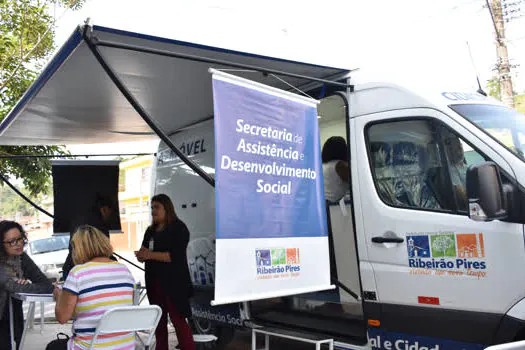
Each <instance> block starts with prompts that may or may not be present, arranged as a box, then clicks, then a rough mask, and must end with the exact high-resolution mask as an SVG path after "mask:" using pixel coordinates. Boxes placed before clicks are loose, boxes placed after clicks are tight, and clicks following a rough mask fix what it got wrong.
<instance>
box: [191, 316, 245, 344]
mask: <svg viewBox="0 0 525 350" xmlns="http://www.w3.org/2000/svg"><path fill="white" fill-rule="evenodd" d="M190 326H191V328H192V331H193V332H194V333H195V334H213V335H214V336H216V337H217V341H215V342H211V343H202V344H201V345H200V347H198V348H199V349H214V350H220V349H224V348H225V347H226V345H228V344H229V343H230V342H231V341H232V340H233V336H234V335H235V330H234V329H233V328H232V327H225V326H219V325H216V324H214V323H212V322H210V321H209V320H206V319H202V318H200V319H199V318H194V319H192V320H191V322H190Z"/></svg>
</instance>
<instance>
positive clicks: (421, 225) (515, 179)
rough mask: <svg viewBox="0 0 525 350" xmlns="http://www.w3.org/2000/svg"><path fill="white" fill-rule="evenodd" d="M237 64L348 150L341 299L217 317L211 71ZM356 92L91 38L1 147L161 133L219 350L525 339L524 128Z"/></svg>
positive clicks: (249, 308)
mask: <svg viewBox="0 0 525 350" xmlns="http://www.w3.org/2000/svg"><path fill="white" fill-rule="evenodd" d="M232 67H233V68H235V69H237V71H235V72H234V74H235V75H240V76H243V77H245V78H248V79H251V80H254V81H257V82H260V83H263V84H267V85H271V86H273V87H276V88H280V89H286V90H290V91H294V89H295V88H297V89H300V90H302V91H305V92H306V93H308V94H309V95H310V96H312V97H313V98H316V99H319V100H321V104H320V105H319V119H318V120H319V125H320V137H321V143H322V144H323V143H324V142H325V141H326V140H327V139H328V138H329V137H331V136H333V135H338V136H342V137H344V138H345V139H346V141H347V144H348V155H349V159H350V183H349V186H348V193H347V195H346V196H345V197H344V199H343V201H341V202H339V203H331V204H328V205H327V210H329V215H328V219H329V224H330V235H329V238H330V239H329V240H330V248H331V277H332V280H333V282H334V283H335V284H337V285H338V288H337V289H336V290H334V291H325V292H318V293H309V294H307V295H296V296H291V297H282V298H275V299H267V300H260V301H254V302H247V303H243V304H239V305H226V306H216V307H211V306H210V300H211V299H212V297H213V285H214V281H215V275H214V271H215V269H214V268H215V255H214V254H215V244H214V238H215V227H214V226H215V207H214V206H215V200H214V189H213V187H212V186H210V185H209V184H210V183H213V179H212V177H213V174H214V131H213V96H212V89H211V75H210V74H209V69H210V68H215V69H224V68H226V69H228V68H232ZM279 76H280V77H284V78H286V81H283V79H276V77H279ZM359 79H360V78H359V77H357V75H356V73H355V72H352V71H350V70H348V69H341V68H334V67H325V66H319V65H313V64H308V63H302V62H293V61H289V60H284V59H278V58H273V57H265V56H260V55H254V54H249V53H242V52H236V51H231V50H227V49H222V48H216V47H209V46H203V45H199V44H195V43H186V42H180V41H176V40H172V39H166V38H159V37H153V36H149V35H144V34H139V33H131V32H125V31H121V30H117V29H112V28H106V27H97V26H93V27H91V26H89V25H85V26H81V27H79V28H77V29H76V30H75V31H74V32H73V34H72V35H71V37H70V39H69V40H68V41H67V42H66V43H65V44H64V46H63V47H62V48H61V49H60V50H59V51H58V52H57V54H56V55H55V57H54V58H53V59H52V60H51V62H50V63H49V64H48V66H47V67H46V68H45V70H44V71H43V73H42V74H41V75H40V76H39V77H38V79H37V80H36V81H35V83H34V84H33V85H32V86H31V88H30V89H29V90H28V91H27V92H26V94H25V95H24V97H23V98H22V99H21V101H20V102H19V103H18V104H17V105H16V107H15V108H14V109H13V110H12V111H11V112H10V114H9V115H8V116H7V117H6V118H5V119H4V120H3V121H2V122H1V123H0V144H5V145H13V144H15V145H16V144H18V145H19V144H24V145H27V144H71V143H86V142H92V143H103V142H123V141H128V142H129V141H138V140H148V139H149V140H151V139H155V138H158V137H160V138H161V140H162V141H163V143H161V144H160V146H159V150H158V153H157V159H156V164H155V171H154V174H153V177H152V178H153V179H154V181H153V192H154V193H166V194H168V195H169V196H170V197H171V198H172V199H173V201H174V204H175V206H176V208H175V209H176V211H177V213H178V215H179V216H180V217H181V219H182V220H183V221H184V222H185V223H186V224H187V225H188V227H189V230H190V232H191V242H190V245H189V248H188V258H189V259H188V260H189V261H188V263H189V266H190V269H191V273H192V276H193V281H194V284H195V285H196V287H197V288H196V289H197V293H196V296H195V298H194V299H193V319H194V321H195V326H196V328H197V330H198V331H200V332H203V333H206V332H213V333H215V334H217V335H218V336H219V338H220V339H221V342H222V343H225V342H227V340H228V339H229V338H231V335H232V332H233V330H234V329H235V328H236V327H243V326H264V327H271V328H273V329H276V330H277V331H284V330H291V331H294V332H295V334H308V335H309V336H310V337H312V336H313V337H316V336H318V337H322V338H329V339H332V338H333V339H335V340H336V345H337V347H339V348H341V349H369V348H373V349H385V350H391V349H395V350H443V349H447V350H448V349H452V350H453V349H483V348H485V347H486V346H487V345H489V344H498V343H503V342H507V341H511V340H520V339H525V273H524V272H520V271H524V269H522V266H525V238H524V224H525V215H524V214H525V202H524V201H525V163H524V162H525V157H524V151H525V123H524V121H525V116H523V115H522V114H519V113H518V112H516V111H515V110H512V109H509V108H507V107H505V106H503V105H501V104H500V103H498V102H497V101H495V100H493V99H490V98H486V97H484V96H483V95H481V94H478V93H475V92H473V93H469V92H467V93H465V92H457V91H454V90H451V91H439V92H424V91H422V90H410V89H406V88H403V87H400V86H398V85H393V84H386V83H374V82H366V81H360V80H359ZM290 86H292V87H293V88H292V87H290ZM152 130H153V131H154V132H152ZM166 145H168V146H169V148H168V147H167V146H166ZM174 150H177V152H180V153H179V154H178V156H176V155H175V154H174V153H172V152H175V151H174ZM199 167H200V168H199ZM197 173H200V176H201V177H202V178H201V177H199V176H198V175H197ZM246 321H249V322H246Z"/></svg>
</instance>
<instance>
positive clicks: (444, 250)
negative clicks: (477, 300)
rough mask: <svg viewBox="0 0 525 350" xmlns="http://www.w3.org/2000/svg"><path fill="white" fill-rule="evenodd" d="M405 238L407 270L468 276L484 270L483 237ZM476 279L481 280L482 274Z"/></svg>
mask: <svg viewBox="0 0 525 350" xmlns="http://www.w3.org/2000/svg"><path fill="white" fill-rule="evenodd" d="M406 238H407V252H408V265H409V266H410V267H413V268H422V269H443V270H456V271H464V270H467V272H468V271H472V270H478V271H483V270H486V268H487V263H486V262H485V244H484V241H483V234H482V233H457V234H456V233H436V234H425V235H408V236H407V237H406ZM467 274H469V273H467ZM479 276H482V277H484V276H485V273H483V274H482V275H479Z"/></svg>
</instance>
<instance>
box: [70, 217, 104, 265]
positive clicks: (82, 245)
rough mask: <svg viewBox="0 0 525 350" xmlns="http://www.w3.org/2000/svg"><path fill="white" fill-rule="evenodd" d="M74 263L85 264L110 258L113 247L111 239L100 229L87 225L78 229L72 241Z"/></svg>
mask: <svg viewBox="0 0 525 350" xmlns="http://www.w3.org/2000/svg"><path fill="white" fill-rule="evenodd" d="M71 245H72V251H73V252H72V255H73V263H74V264H75V265H79V264H85V263H87V262H88V261H90V260H92V259H94V258H102V257H104V258H109V257H110V256H111V254H113V247H111V243H110V241H109V238H108V237H107V236H106V235H105V234H103V233H102V232H101V231H100V230H99V229H97V228H95V227H93V226H89V225H85V226H81V227H79V228H78V229H77V231H76V232H75V234H74V235H73V238H72V239H71Z"/></svg>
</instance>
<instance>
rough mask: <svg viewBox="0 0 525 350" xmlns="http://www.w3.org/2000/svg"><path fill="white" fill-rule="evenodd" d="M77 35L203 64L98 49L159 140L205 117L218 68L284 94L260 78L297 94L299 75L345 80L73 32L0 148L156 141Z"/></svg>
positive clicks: (296, 67)
mask: <svg viewBox="0 0 525 350" xmlns="http://www.w3.org/2000/svg"><path fill="white" fill-rule="evenodd" d="M84 30H86V31H85V32H84ZM85 33H87V34H85ZM85 35H89V38H93V40H98V41H99V42H100V41H102V42H106V43H107V42H110V43H116V44H117V45H130V46H133V47H135V48H137V47H140V48H146V49H149V50H151V49H155V50H162V51H164V52H168V53H176V54H179V55H186V56H189V55H191V56H193V57H197V58H204V61H202V60H201V61H198V60H190V59H182V58H173V57H166V56H162V55H154V54H151V53H144V52H139V51H137V50H130V49H123V48H115V47H109V46H98V48H99V50H100V52H101V55H102V56H103V58H104V60H105V62H107V63H108V65H109V66H110V67H111V68H112V69H113V70H114V71H115V73H116V74H117V76H118V77H119V78H120V79H121V80H122V81H123V83H124V85H125V86H126V87H127V89H128V90H129V91H130V92H131V93H132V95H133V96H134V97H135V99H136V100H138V102H139V103H140V104H141V105H142V106H143V107H144V109H145V110H146V111H147V112H148V113H149V115H150V116H151V117H152V119H154V120H155V121H156V122H157V124H158V125H159V126H160V127H161V128H162V131H164V132H165V133H167V134H170V133H172V132H174V131H176V130H178V129H180V128H182V127H185V126H188V125H191V124H194V123H196V122H199V121H202V120H206V119H207V118H210V117H211V116H212V115H213V98H212V84H211V74H210V73H209V72H208V69H209V68H210V67H212V68H216V69H223V68H228V69H231V68H232V67H230V66H226V65H224V64H221V63H223V62H225V61H227V62H231V63H235V64H237V65H249V66H255V67H259V68H260V69H259V72H255V71H248V72H247V71H238V72H234V74H236V75H239V76H244V77H246V78H248V79H251V80H254V81H258V82H261V83H264V84H267V85H271V86H274V87H277V88H281V89H285V90H289V89H290V86H288V85H287V84H285V83H284V82H283V81H280V80H278V79H276V78H275V77H273V76H271V75H263V74H262V73H260V71H261V70H262V71H264V70H265V69H267V70H274V71H282V72H287V73H291V74H293V75H296V76H295V77H290V76H288V77H281V78H284V79H285V80H286V81H287V82H288V83H289V84H291V85H293V86H295V87H298V88H301V86H305V85H306V84H310V83H311V80H308V79H303V78H300V77H298V76H299V75H300V76H305V77H310V78H317V79H324V80H330V81H335V80H339V79H341V78H343V77H345V76H347V74H348V72H349V70H348V69H341V68H333V67H325V66H319V65H313V64H306V63H300V62H293V61H288V60H283V59H277V58H272V57H265V56H260V55H253V54H248V53H243V52H237V51H231V50H226V49H222V48H217V47H210V46H203V45H198V44H194V43H188V42H182V41H177V40H172V39H166V38H159V37H153V36H148V35H143V34H138V33H132V32H125V31H121V30H117V29H112V28H106V27H99V26H93V27H91V26H79V27H78V28H77V29H76V30H75V31H74V32H73V34H72V35H71V36H70V38H69V39H68V40H67V42H66V43H65V44H64V45H63V46H62V48H61V49H60V50H59V51H58V53H57V54H56V55H55V56H54V57H53V58H52V60H51V61H50V62H49V63H48V65H47V66H46V68H45V69H44V70H43V72H42V73H41V74H40V76H39V77H38V78H37V80H36V81H35V82H34V83H33V84H32V85H31V87H30V88H29V89H28V91H27V92H26V93H25V95H24V96H23V97H22V99H21V100H20V101H19V102H18V104H17V105H16V106H15V107H14V108H13V110H12V111H11V112H10V113H9V115H8V116H7V117H6V118H5V119H4V120H3V121H2V123H0V144H2V145H35V144H42V145H43V144H47V145H51V144H75V143H82V144H86V143H106V142H123V141H127V142H129V141H142V140H147V139H154V138H157V136H156V135H155V134H154V133H153V131H152V130H151V129H150V127H149V126H148V125H147V124H146V123H145V122H144V121H143V119H142V118H141V117H140V115H139V114H138V113H137V112H136V111H135V109H134V108H133V106H132V105H131V104H130V103H129V102H128V100H126V98H125V97H124V96H123V95H122V93H121V92H120V91H119V89H118V88H117V87H116V85H115V84H114V83H113V82H112V80H111V79H110V77H109V76H108V75H107V74H106V72H105V71H104V70H103V68H102V66H101V65H100V63H99V62H98V61H97V60H96V58H95V56H94V54H93V53H92V51H91V50H90V48H89V47H88V44H87V41H86V38H87V36H85ZM210 60H219V61H220V62H221V63H210Z"/></svg>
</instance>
